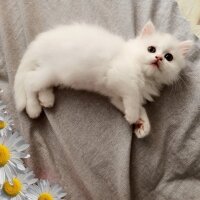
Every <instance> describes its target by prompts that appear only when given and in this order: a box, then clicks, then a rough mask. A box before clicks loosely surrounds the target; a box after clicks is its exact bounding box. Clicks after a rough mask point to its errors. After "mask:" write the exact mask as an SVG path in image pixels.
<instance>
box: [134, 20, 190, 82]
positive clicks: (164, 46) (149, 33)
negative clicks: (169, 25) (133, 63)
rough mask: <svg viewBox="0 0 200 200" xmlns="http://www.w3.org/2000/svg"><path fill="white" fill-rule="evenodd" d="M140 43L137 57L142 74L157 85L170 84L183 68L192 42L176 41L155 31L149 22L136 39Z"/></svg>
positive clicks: (165, 34) (168, 35) (170, 36)
mask: <svg viewBox="0 0 200 200" xmlns="http://www.w3.org/2000/svg"><path fill="white" fill-rule="evenodd" d="M137 40H138V42H139V43H140V44H139V45H140V47H141V48H139V51H138V52H139V56H138V58H139V59H140V62H142V65H141V67H142V68H143V69H142V70H143V73H144V74H145V75H146V76H147V77H150V78H153V79H155V80H156V81H157V82H159V83H163V84H171V83H172V82H173V81H174V80H176V79H177V78H178V75H179V73H180V71H181V70H182V69H183V68H184V66H185V62H184V61H185V55H186V54H187V52H188V51H189V50H190V49H191V47H192V45H193V42H192V41H190V40H187V41H182V42H181V41H178V40H177V39H176V38H175V37H174V36H172V35H171V34H167V33H161V32H158V31H156V30H155V27H154V25H153V23H152V22H151V21H149V22H148V23H147V24H146V25H145V26H144V27H143V29H142V31H141V33H140V35H139V36H138V37H137Z"/></svg>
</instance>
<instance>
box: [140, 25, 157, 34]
mask: <svg viewBox="0 0 200 200" xmlns="http://www.w3.org/2000/svg"><path fill="white" fill-rule="evenodd" d="M154 32H155V27H154V25H153V23H152V22H151V21H148V22H147V23H146V24H145V25H144V27H143V29H142V32H141V34H140V35H141V36H142V37H144V36H149V35H152V34H153V33H154Z"/></svg>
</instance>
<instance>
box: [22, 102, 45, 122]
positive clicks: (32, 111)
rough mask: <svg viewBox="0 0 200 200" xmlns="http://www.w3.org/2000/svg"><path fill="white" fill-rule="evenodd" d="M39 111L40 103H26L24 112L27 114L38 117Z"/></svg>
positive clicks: (40, 109)
mask: <svg viewBox="0 0 200 200" xmlns="http://www.w3.org/2000/svg"><path fill="white" fill-rule="evenodd" d="M41 111H42V108H41V106H40V104H33V105H28V106H27V107H26V112H27V114H28V116H29V117H30V118H32V119H34V118H37V117H39V115H40V113H41Z"/></svg>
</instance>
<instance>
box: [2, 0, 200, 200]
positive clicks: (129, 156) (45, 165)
mask: <svg viewBox="0 0 200 200" xmlns="http://www.w3.org/2000/svg"><path fill="white" fill-rule="evenodd" d="M149 18H151V19H152V21H153V22H154V23H155V25H156V26H157V27H158V28H159V29H160V30H162V31H167V32H170V33H172V34H175V35H176V36H177V37H178V38H179V39H188V38H193V39H194V40H195V41H196V42H195V43H196V46H195V47H194V49H193V51H192V52H191V55H190V56H189V57H188V62H187V65H188V68H187V69H185V70H184V72H183V74H182V76H181V78H180V80H179V81H178V82H177V83H176V84H175V85H173V86H171V87H166V88H164V89H163V91H162V95H161V97H159V98H156V101H155V102H154V103H149V104H147V105H146V108H147V111H148V115H149V118H150V121H151V124H152V131H151V135H150V136H149V137H147V138H146V139H143V140H139V139H136V137H135V136H134V135H133V134H132V131H131V127H129V125H128V123H127V122H126V121H125V120H124V118H123V116H122V114H121V113H120V112H118V111H117V110H116V109H115V108H114V107H113V106H112V105H111V104H110V103H109V102H108V100H107V99H106V98H105V97H102V96H100V95H97V94H93V93H87V92H79V91H71V90H67V89H63V90H56V105H55V107H54V108H52V109H44V113H43V114H42V116H41V117H40V118H39V119H36V120H31V119H29V118H28V117H27V115H26V114H25V113H22V114H19V113H17V112H16V110H15V106H14V100H13V80H14V76H15V73H16V70H17V67H18V65H19V62H20V59H21V58H22V55H23V53H24V51H25V49H26V47H27V45H28V44H29V43H30V42H31V41H32V40H33V39H34V38H35V36H36V35H37V34H38V33H40V32H42V31H44V30H47V29H49V28H51V27H54V26H55V25H58V24H68V23H70V22H72V21H84V22H89V23H98V24H100V25H102V26H103V27H106V28H107V29H109V30H111V31H112V32H114V33H117V34H120V35H122V36H124V37H125V38H130V37H134V36H135V35H136V34H137V33H138V32H139V31H140V29H141V27H142V26H143V25H144V24H145V22H146V21H147V20H148V19H149ZM36 81H37V80H36ZM0 87H1V88H2V89H3V90H4V93H3V95H2V97H1V98H2V99H3V100H4V102H6V104H7V105H8V108H9V112H10V113H11V114H12V116H13V118H14V120H15V125H16V128H17V129H18V130H20V131H21V134H22V135H23V136H24V137H25V139H26V140H27V141H28V142H29V143H30V144H31V147H30V153H31V156H32V157H31V159H29V161H28V163H27V164H28V165H29V166H30V167H32V169H34V171H35V173H36V174H37V176H38V177H40V178H48V179H49V180H50V181H53V182H58V183H60V184H61V185H62V186H63V187H64V189H65V190H66V192H67V193H68V195H67V197H66V199H71V200H77V199H81V200H112V199H113V200H129V199H133V200H199V199H200V42H199V40H198V39H197V38H196V37H194V36H193V35H192V34H191V32H190V27H189V23H188V22H187V21H186V20H185V19H183V17H181V16H180V13H179V11H178V7H177V4H176V2H175V1H173V0H143V1H142V0H0Z"/></svg>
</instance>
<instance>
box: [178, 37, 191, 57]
mask: <svg viewBox="0 0 200 200" xmlns="http://www.w3.org/2000/svg"><path fill="white" fill-rule="evenodd" d="M192 46H193V41H192V40H185V41H183V42H180V43H179V49H180V51H181V53H182V55H183V56H185V55H186V54H187V52H188V51H189V50H190V49H191V48H192Z"/></svg>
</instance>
